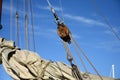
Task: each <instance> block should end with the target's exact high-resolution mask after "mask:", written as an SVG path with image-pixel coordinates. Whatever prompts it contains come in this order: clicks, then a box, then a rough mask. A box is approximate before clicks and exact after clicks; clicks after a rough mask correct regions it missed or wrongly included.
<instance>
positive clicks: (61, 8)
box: [59, 0, 64, 22]
mask: <svg viewBox="0 0 120 80" xmlns="http://www.w3.org/2000/svg"><path fill="white" fill-rule="evenodd" d="M59 4H60V10H61V14H62V20H63V22H64V15H63V14H64V13H63V7H62V2H61V0H59Z"/></svg>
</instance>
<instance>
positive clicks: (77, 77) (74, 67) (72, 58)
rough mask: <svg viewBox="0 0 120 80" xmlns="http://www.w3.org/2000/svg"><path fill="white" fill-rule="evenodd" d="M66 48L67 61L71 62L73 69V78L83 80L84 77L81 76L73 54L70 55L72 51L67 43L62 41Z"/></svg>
mask: <svg viewBox="0 0 120 80" xmlns="http://www.w3.org/2000/svg"><path fill="white" fill-rule="evenodd" d="M62 43H63V45H64V48H65V50H66V54H67V60H68V61H69V62H70V64H71V67H72V74H73V76H74V77H75V78H76V79H77V80H83V79H82V76H81V72H80V70H79V68H78V65H77V63H76V61H75V59H74V57H73V56H72V54H71V53H70V50H69V48H68V46H67V45H66V43H65V42H64V41H62ZM72 60H73V62H74V64H73V63H72Z"/></svg>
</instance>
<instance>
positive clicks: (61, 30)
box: [47, 0, 103, 80]
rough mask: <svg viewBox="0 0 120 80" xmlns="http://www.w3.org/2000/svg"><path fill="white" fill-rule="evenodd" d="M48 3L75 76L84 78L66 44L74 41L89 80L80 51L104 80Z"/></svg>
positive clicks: (78, 78)
mask: <svg viewBox="0 0 120 80" xmlns="http://www.w3.org/2000/svg"><path fill="white" fill-rule="evenodd" d="M47 2H48V5H49V7H50V9H51V11H52V14H53V15H54V18H55V22H56V24H57V26H58V27H57V31H58V35H59V36H60V37H61V39H62V40H63V41H62V42H63V45H64V47H65V49H66V54H67V60H68V61H69V62H70V64H71V67H72V69H73V74H75V78H76V79H77V80H83V78H82V76H81V74H80V70H79V69H78V65H77V63H76V61H75V58H74V57H73V56H72V54H71V52H70V49H69V47H68V46H67V44H66V42H68V43H71V40H72V42H73V44H74V48H75V49H76V53H77V55H78V56H79V58H80V61H81V63H82V65H83V67H84V69H85V71H86V73H85V76H87V77H88V78H89V80H91V77H90V76H89V74H88V71H87V68H86V66H85V64H84V62H83V60H82V58H81V56H80V53H79V51H80V52H81V53H82V55H83V56H84V57H85V59H86V60H87V61H88V63H89V64H90V65H91V67H92V68H93V70H94V71H95V72H96V73H97V75H98V76H99V78H100V79H101V80H103V78H102V77H101V75H100V74H99V72H98V71H97V69H96V68H95V66H94V65H93V64H92V62H91V61H90V60H89V58H88V57H87V55H86V54H85V52H84V51H83V50H82V48H81V47H80V46H79V45H78V43H77V42H76V41H75V39H74V38H73V36H72V34H71V32H70V30H69V29H68V28H67V26H65V24H64V21H63V20H62V19H61V18H60V17H58V16H57V14H56V12H55V10H54V8H53V7H52V5H51V4H50V2H49V0H47ZM72 61H74V63H75V65H74V63H72ZM74 68H75V69H74ZM74 71H75V72H74ZM78 71H79V73H78Z"/></svg>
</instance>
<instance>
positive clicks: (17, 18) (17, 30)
mask: <svg viewBox="0 0 120 80" xmlns="http://www.w3.org/2000/svg"><path fill="white" fill-rule="evenodd" d="M16 38H17V39H16V43H17V45H18V46H19V14H18V0H17V3H16Z"/></svg>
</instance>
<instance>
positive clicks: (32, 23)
mask: <svg viewBox="0 0 120 80" xmlns="http://www.w3.org/2000/svg"><path fill="white" fill-rule="evenodd" d="M30 11H31V25H32V36H33V43H34V52H35V51H36V43H35V34H34V21H33V19H34V18H33V9H32V0H30Z"/></svg>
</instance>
